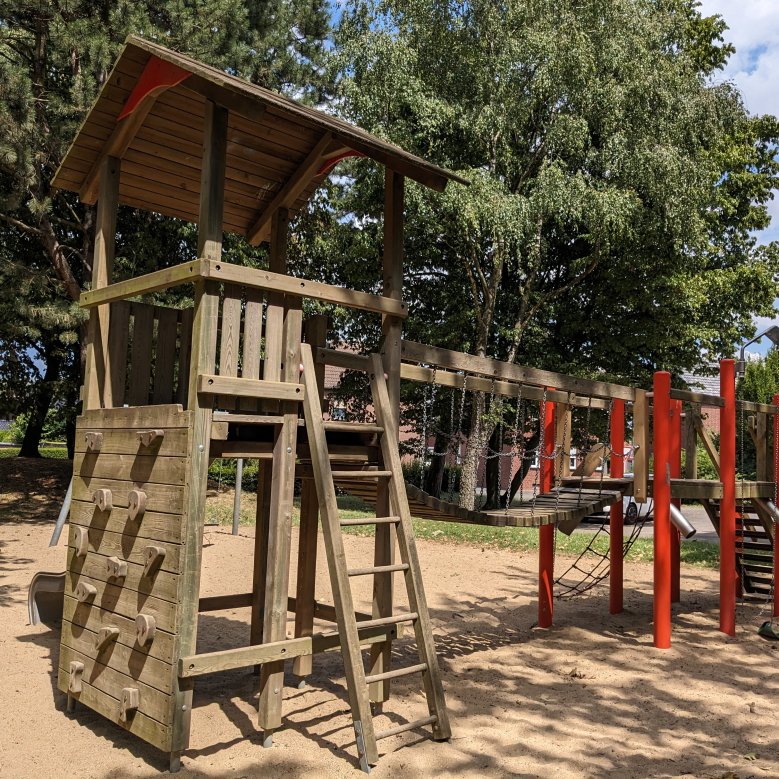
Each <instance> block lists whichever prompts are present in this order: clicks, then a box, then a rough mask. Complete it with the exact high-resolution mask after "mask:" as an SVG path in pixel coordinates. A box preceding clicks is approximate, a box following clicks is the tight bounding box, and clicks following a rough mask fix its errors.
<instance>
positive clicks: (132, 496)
mask: <svg viewBox="0 0 779 779" xmlns="http://www.w3.org/2000/svg"><path fill="white" fill-rule="evenodd" d="M147 500H148V496H147V495H146V493H145V492H144V491H143V490H130V491H129V492H128V493H127V516H128V517H130V519H131V520H136V519H140V518H141V517H142V516H143V514H144V512H145V511H146V501H147Z"/></svg>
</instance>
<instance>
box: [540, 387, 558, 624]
mask: <svg viewBox="0 0 779 779" xmlns="http://www.w3.org/2000/svg"><path fill="white" fill-rule="evenodd" d="M541 419H542V421H543V425H544V451H543V454H545V455H546V457H540V458H539V466H540V468H541V492H549V491H550V490H551V489H552V487H553V486H554V467H555V461H554V460H553V459H552V457H551V455H553V454H554V450H555V425H554V403H550V402H549V401H546V402H543V401H542V403H541ZM554 534H555V526H554V525H544V526H543V527H541V528H540V529H539V535H540V540H539V547H538V626H539V627H542V628H549V627H552V618H553V616H554Z"/></svg>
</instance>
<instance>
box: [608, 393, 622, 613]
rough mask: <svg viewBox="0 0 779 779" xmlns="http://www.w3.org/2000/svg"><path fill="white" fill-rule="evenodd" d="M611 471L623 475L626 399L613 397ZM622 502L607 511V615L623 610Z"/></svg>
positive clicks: (614, 475) (617, 477)
mask: <svg viewBox="0 0 779 779" xmlns="http://www.w3.org/2000/svg"><path fill="white" fill-rule="evenodd" d="M610 445H611V458H610V460H609V465H610V473H609V476H611V477H612V478H614V479H620V478H622V476H624V475H625V461H624V459H623V455H624V452H625V401H624V400H615V401H614V405H613V406H612V407H611V441H610ZM623 519H624V517H623V516H622V501H621V500H619V501H617V502H616V503H615V504H614V505H613V506H612V507H611V511H610V512H609V614H620V613H622V584H623V575H622V550H623V547H624V530H623Z"/></svg>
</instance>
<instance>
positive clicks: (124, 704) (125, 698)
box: [119, 687, 141, 722]
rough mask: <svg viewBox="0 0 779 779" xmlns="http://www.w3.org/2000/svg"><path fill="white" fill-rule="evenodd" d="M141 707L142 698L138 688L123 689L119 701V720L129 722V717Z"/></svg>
mask: <svg viewBox="0 0 779 779" xmlns="http://www.w3.org/2000/svg"><path fill="white" fill-rule="evenodd" d="M140 705H141V696H140V693H139V692H138V688H137V687H125V688H123V689H122V697H121V699H120V701H119V720H120V721H121V722H127V718H128V716H132V715H133V714H134V713H135V712H136V711H137V710H138V706H140Z"/></svg>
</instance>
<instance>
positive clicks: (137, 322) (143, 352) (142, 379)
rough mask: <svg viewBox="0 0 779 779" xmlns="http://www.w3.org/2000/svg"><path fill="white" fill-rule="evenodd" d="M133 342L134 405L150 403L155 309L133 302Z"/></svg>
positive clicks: (131, 392)
mask: <svg viewBox="0 0 779 779" xmlns="http://www.w3.org/2000/svg"><path fill="white" fill-rule="evenodd" d="M130 310H131V311H132V315H133V344H132V349H131V357H130V392H129V400H130V405H132V406H146V405H148V403H149V391H150V383H151V366H152V338H153V336H154V309H153V308H152V307H151V306H147V305H143V304H137V303H133V304H132V305H131V308H130Z"/></svg>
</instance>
